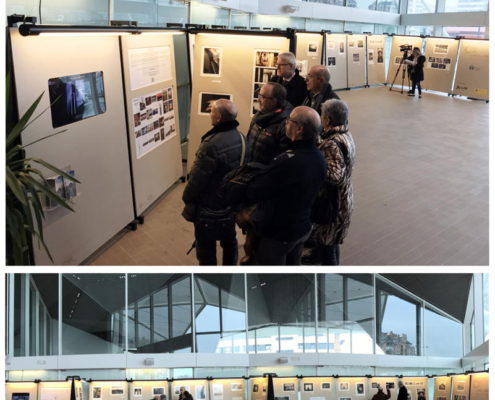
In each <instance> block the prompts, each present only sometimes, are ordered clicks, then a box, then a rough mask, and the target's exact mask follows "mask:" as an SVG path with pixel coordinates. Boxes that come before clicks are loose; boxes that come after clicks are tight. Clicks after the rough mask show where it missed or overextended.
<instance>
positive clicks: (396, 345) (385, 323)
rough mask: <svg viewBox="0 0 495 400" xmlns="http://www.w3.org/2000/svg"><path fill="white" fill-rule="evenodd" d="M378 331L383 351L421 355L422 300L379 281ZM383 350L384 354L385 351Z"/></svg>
mask: <svg viewBox="0 0 495 400" xmlns="http://www.w3.org/2000/svg"><path fill="white" fill-rule="evenodd" d="M376 307H377V313H376V314H377V321H376V322H377V335H378V338H377V339H378V340H377V342H378V345H379V347H380V349H381V351H382V352H383V353H384V354H397V355H418V336H419V335H418V324H419V321H418V311H419V304H418V303H416V302H414V301H413V300H411V299H409V298H408V297H407V296H406V295H405V294H403V293H402V292H400V291H399V290H397V289H394V288H392V287H389V286H388V285H386V284H385V283H383V282H381V281H377V305H376ZM383 353H382V354H383Z"/></svg>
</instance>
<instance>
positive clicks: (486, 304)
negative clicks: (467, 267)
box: [482, 274, 490, 341]
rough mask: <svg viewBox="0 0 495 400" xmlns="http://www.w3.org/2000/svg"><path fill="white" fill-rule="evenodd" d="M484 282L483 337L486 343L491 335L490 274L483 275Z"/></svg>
mask: <svg viewBox="0 0 495 400" xmlns="http://www.w3.org/2000/svg"><path fill="white" fill-rule="evenodd" d="M482 280H483V337H484V338H485V341H487V340H488V337H489V334H490V333H489V330H488V328H489V323H490V314H489V312H488V310H489V307H490V302H489V298H488V288H489V285H490V279H489V277H488V274H483V275H482Z"/></svg>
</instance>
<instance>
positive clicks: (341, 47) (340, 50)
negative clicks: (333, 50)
mask: <svg viewBox="0 0 495 400" xmlns="http://www.w3.org/2000/svg"><path fill="white" fill-rule="evenodd" d="M344 52H345V45H344V42H340V44H339V53H340V54H344Z"/></svg>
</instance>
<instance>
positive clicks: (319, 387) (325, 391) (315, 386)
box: [301, 377, 336, 400]
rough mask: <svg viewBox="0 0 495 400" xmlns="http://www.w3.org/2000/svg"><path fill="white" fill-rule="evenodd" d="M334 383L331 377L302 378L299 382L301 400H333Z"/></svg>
mask: <svg viewBox="0 0 495 400" xmlns="http://www.w3.org/2000/svg"><path fill="white" fill-rule="evenodd" d="M335 382H336V381H335V380H334V378H331V377H318V378H317V377H307V378H303V379H302V380H301V400H331V399H334V398H335V393H336V386H335ZM311 389H312V390H311Z"/></svg>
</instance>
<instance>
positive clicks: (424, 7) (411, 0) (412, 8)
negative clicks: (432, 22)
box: [407, 0, 436, 14]
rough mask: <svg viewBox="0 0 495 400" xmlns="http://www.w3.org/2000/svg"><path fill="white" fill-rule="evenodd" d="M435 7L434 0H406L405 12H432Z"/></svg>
mask: <svg viewBox="0 0 495 400" xmlns="http://www.w3.org/2000/svg"><path fill="white" fill-rule="evenodd" d="M435 7H436V0H408V1H407V13H408V14H428V13H434V12H435Z"/></svg>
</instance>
